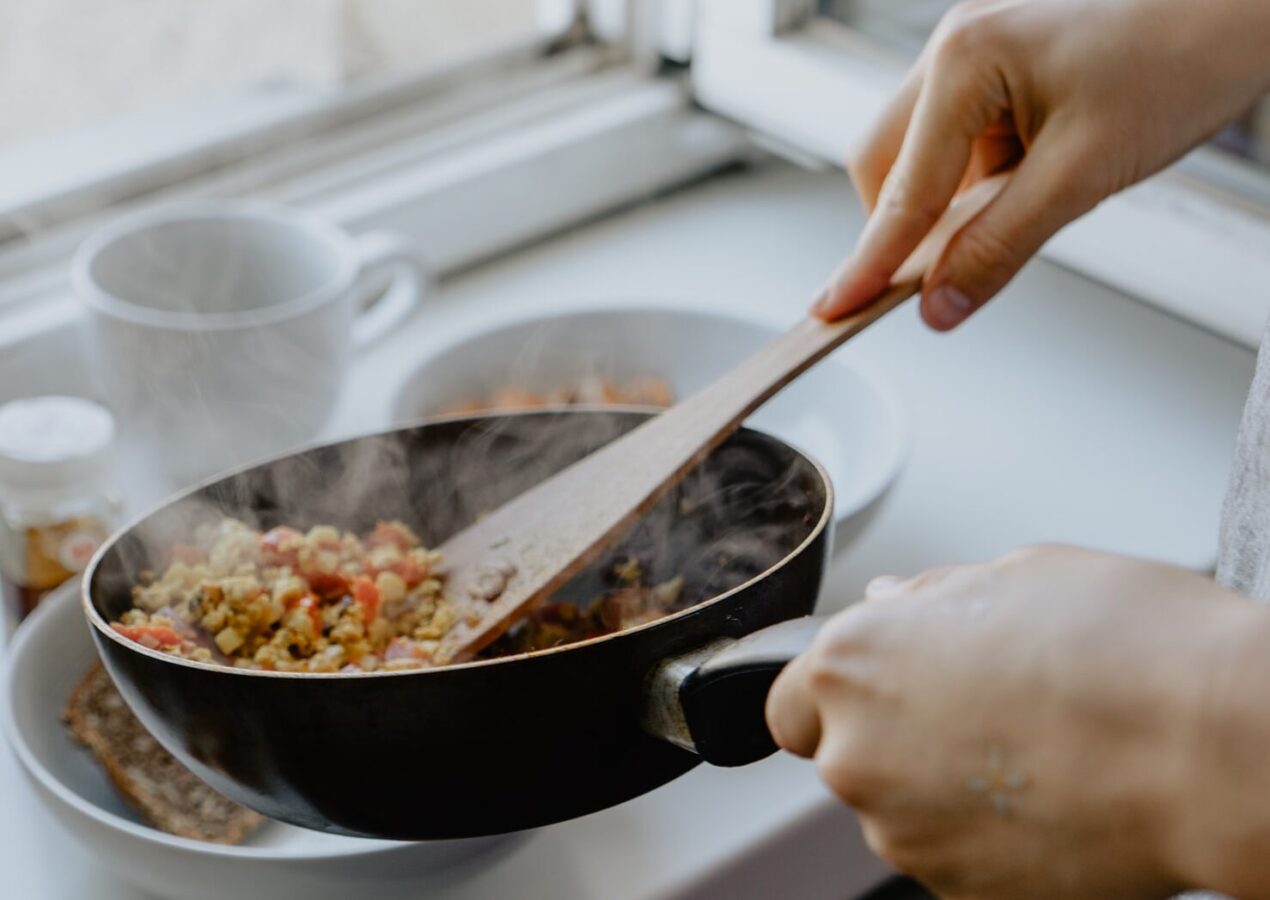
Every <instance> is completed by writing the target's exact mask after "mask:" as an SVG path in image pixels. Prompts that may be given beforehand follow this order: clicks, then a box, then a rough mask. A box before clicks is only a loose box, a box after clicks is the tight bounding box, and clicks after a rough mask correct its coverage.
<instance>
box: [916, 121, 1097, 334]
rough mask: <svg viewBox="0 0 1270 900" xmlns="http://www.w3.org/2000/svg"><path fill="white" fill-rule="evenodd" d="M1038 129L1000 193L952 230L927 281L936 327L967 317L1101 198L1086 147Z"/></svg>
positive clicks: (925, 296)
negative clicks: (1084, 164)
mask: <svg viewBox="0 0 1270 900" xmlns="http://www.w3.org/2000/svg"><path fill="white" fill-rule="evenodd" d="M1069 144H1070V142H1067V141H1063V140H1061V139H1059V138H1053V139H1051V140H1049V141H1046V140H1044V139H1043V136H1038V139H1037V141H1036V143H1035V144H1034V145H1033V146H1032V148H1031V149H1030V150H1029V152H1028V154H1027V155H1026V156H1025V157H1024V158H1023V161H1022V162H1021V163H1020V164H1019V166H1018V168H1017V169H1016V170H1015V172H1014V174H1013V175H1012V176H1011V177H1010V181H1009V182H1008V183H1007V184H1006V185H1005V187H1004V188H1003V189H1002V191H1001V193H1000V194H999V195H998V196H997V197H996V198H995V199H994V200H993V201H992V202H991V203H990V204H988V206H987V207H986V208H985V209H984V210H983V211H982V212H980V213H979V214H978V215H977V216H975V217H974V218H973V219H971V220H970V221H969V222H968V223H966V224H965V225H964V226H962V228H961V230H960V231H958V232H957V233H956V234H955V235H953V237H952V239H951V240H950V241H949V242H948V246H947V247H945V248H944V252H943V254H942V255H941V256H940V258H939V261H938V262H937V263H936V264H935V266H934V268H932V269H931V271H930V272H929V273H928V274H927V276H926V281H925V284H924V286H923V288H922V317H923V318H924V319H925V320H926V323H927V324H928V325H930V326H931V327H932V328H934V329H936V330H937V331H948V330H949V329H952V328H955V327H957V326H958V325H960V324H961V323H962V322H963V321H965V320H966V318H967V317H969V316H970V315H971V314H972V313H973V312H975V310H977V309H978V308H979V307H981V306H983V304H985V303H987V302H988V301H989V300H991V299H992V298H993V297H994V296H995V295H996V294H997V292H999V291H1000V290H1001V289H1002V288H1003V287H1005V286H1006V284H1008V283H1009V282H1010V280H1011V279H1012V278H1014V276H1015V275H1017V274H1018V272H1019V270H1020V269H1021V268H1023V266H1024V264H1025V263H1026V262H1027V261H1028V260H1029V259H1031V258H1032V256H1034V255H1035V254H1036V252H1037V251H1038V250H1040V249H1041V247H1042V246H1044V244H1045V242H1046V241H1048V240H1049V239H1050V238H1051V237H1053V236H1054V234H1056V233H1057V232H1058V231H1059V229H1061V228H1062V227H1063V226H1064V225H1066V224H1067V223H1069V222H1071V221H1072V220H1073V219H1075V218H1077V217H1079V216H1080V215H1082V214H1083V213H1086V212H1088V211H1089V210H1090V209H1093V207H1094V206H1096V205H1097V203H1098V201H1099V200H1101V199H1102V196H1101V195H1098V194H1097V193H1096V192H1094V191H1092V190H1091V189H1090V187H1089V185H1090V184H1091V183H1092V180H1091V179H1090V178H1089V176H1088V174H1087V173H1086V172H1085V171H1084V170H1083V169H1082V168H1081V167H1080V166H1079V163H1078V161H1079V160H1080V159H1081V157H1082V154H1081V153H1080V152H1079V151H1078V150H1074V149H1073V148H1072V147H1070V146H1069Z"/></svg>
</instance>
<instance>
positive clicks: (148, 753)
mask: <svg viewBox="0 0 1270 900" xmlns="http://www.w3.org/2000/svg"><path fill="white" fill-rule="evenodd" d="M63 718H64V719H65V721H66V724H67V725H68V726H69V727H70V731H71V734H72V735H73V736H74V738H75V740H77V741H78V742H79V743H81V744H83V745H84V746H86V747H87V748H88V749H89V750H90V751H92V753H93V755H94V756H95V757H96V758H97V760H98V762H100V763H101V765H102V767H103V768H104V769H105V770H106V774H107V775H108V776H109V777H110V780H111V781H112V782H113V783H114V785H115V787H116V788H117V789H118V790H119V793H120V794H122V795H123V797H124V799H125V800H126V801H127V802H128V804H129V805H131V806H132V807H133V808H135V809H136V810H137V812H138V813H140V814H141V816H142V817H143V818H144V819H145V820H146V821H147V822H149V823H150V824H151V825H153V826H154V827H155V828H158V829H160V830H162V831H166V832H167V833H168V834H175V835H179V836H180V837H185V838H191V839H193V840H197V841H211V842H213V843H218V844H239V843H242V842H243V840H245V839H246V838H247V836H248V835H250V834H251V833H252V832H253V831H255V830H256V828H258V827H259V826H260V824H261V823H262V822H264V821H265V819H264V817H263V816H261V815H260V814H259V813H256V812H253V811H251V810H250V809H247V808H246V807H244V806H239V805H238V804H237V803H234V802H233V801H232V800H229V799H227V798H225V797H223V796H221V795H220V794H218V793H217V792H216V791H214V790H213V789H212V788H210V787H208V786H207V785H206V784H204V783H203V782H202V781H201V780H200V779H199V778H198V776H196V775H195V774H194V773H193V772H191V771H190V770H189V769H187V768H185V766H183V765H181V764H180V763H179V762H177V761H176V760H175V759H174V758H173V757H172V755H171V754H170V753H168V752H167V751H166V750H164V749H163V747H161V746H160V745H159V742H158V741H156V740H155V739H154V737H153V736H151V734H150V732H148V731H146V729H145V726H144V725H142V724H141V723H140V722H139V721H137V717H136V716H134V715H133V714H132V710H130V709H129V708H128V705H127V704H126V703H124V700H123V697H121V696H119V692H118V691H117V690H116V689H115V685H114V682H113V681H111V680H110V676H109V675H108V674H106V670H105V668H103V667H102V665H101V663H97V664H96V665H94V666H93V668H92V669H90V670H89V672H88V674H86V675H85V676H84V677H83V679H81V680H80V682H79V684H78V685H76V687H75V690H74V691H73V692H72V694H71V696H70V699H69V700H68V701H67V704H66V709H65V711H64V713H63Z"/></svg>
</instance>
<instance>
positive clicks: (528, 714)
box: [84, 410, 833, 840]
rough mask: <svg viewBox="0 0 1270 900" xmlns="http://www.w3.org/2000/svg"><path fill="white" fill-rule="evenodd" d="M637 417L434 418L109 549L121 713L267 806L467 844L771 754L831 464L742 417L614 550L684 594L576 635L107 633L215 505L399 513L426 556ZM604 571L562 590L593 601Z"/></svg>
mask: <svg viewBox="0 0 1270 900" xmlns="http://www.w3.org/2000/svg"><path fill="white" fill-rule="evenodd" d="M646 416H647V414H646V413H638V412H625V411H624V412H613V411H597V410H589V411H580V410H569V411H553V412H540V413H529V414H519V415H502V416H484V417H476V418H468V419H456V420H449V421H442V422H434V423H429V424H424V425H419V426H416V427H412V428H405V429H401V430H397V431H391V432H387V433H384V434H379V435H372V436H369V437H364V438H358V439H355V440H351V441H346V442H344V443H340V444H334V445H331V446H326V447H319V448H316V449H312V450H307V451H304V452H301V453H298V454H294V455H290V456H286V457H283V458H280V459H276V460H273V461H271V462H266V463H263V464H260V465H257V466H254V467H252V468H249V469H246V470H244V471H241V472H238V473H235V474H231V475H228V476H226V477H224V478H221V479H219V480H217V481H215V482H213V483H211V484H208V485H205V486H203V487H200V488H197V489H195V490H193V491H191V492H189V493H187V494H185V495H183V496H181V497H178V498H177V499H176V500H174V501H172V502H170V503H168V504H167V505H165V506H164V507H162V508H161V509H159V510H158V511H156V512H154V513H152V514H150V515H148V516H146V517H145V518H143V519H141V520H140V521H138V522H136V523H135V524H133V525H132V526H131V527H129V528H128V529H126V530H125V531H123V532H122V533H120V534H118V535H116V536H115V537H114V538H112V539H111V540H110V541H109V542H108V543H107V544H106V545H105V546H104V547H103V548H102V549H101V550H100V551H99V552H98V554H97V556H96V558H95V559H94V560H93V562H92V564H91V565H90V567H89V569H88V572H87V573H86V576H85V579H84V585H85V587H84V601H85V610H86V614H87V616H88V619H89V621H90V622H91V624H92V626H93V627H92V633H93V639H94V640H95V641H96V643H97V648H98V650H99V652H100V653H101V656H102V659H103V660H104V661H105V663H106V667H107V668H108V670H109V671H110V674H111V676H112V677H113V678H114V680H115V682H116V684H117V685H118V686H119V689H120V691H121V692H122V693H123V695H124V697H125V698H126V699H127V701H128V703H129V705H130V706H131V707H132V708H133V709H134V710H135V712H136V713H137V715H138V716H139V717H140V718H141V720H142V721H143V722H144V723H145V725H146V726H147V727H148V728H149V729H150V730H151V731H152V732H154V734H155V735H156V737H158V739H159V740H160V742H161V743H162V744H163V745H164V746H165V747H167V748H168V749H169V750H170V751H171V752H172V753H173V754H175V755H176V756H177V758H178V759H180V760H181V761H182V762H183V763H185V764H186V765H187V766H189V767H190V768H191V769H193V770H194V771H195V772H197V773H198V774H199V775H200V776H201V777H203V778H204V779H205V780H206V781H208V782H209V783H210V784H212V785H213V786H214V787H216V788H217V789H218V790H220V791H221V792H223V793H225V794H226V795H228V796H230V797H231V798H233V799H235V800H238V801H240V802H241V803H244V804H246V805H247V806H250V807H253V808H254V809H257V810H259V811H260V812H262V813H264V814H265V815H268V816H272V817H274V818H276V819H281V820H283V821H286V822H291V823H293V824H296V825H301V826H306V827H309V828H316V829H319V830H323V831H331V832H337V833H342V834H352V835H364V836H373V837H380V838H395V839H410V840H416V839H433V838H459V837H469V836H476V835H487V834H495V833H501V832H508V831H514V830H517V829H522V828H529V827H533V826H537V825H543V824H547V823H551V822H559V821H562V820H564V819H569V818H572V817H574V816H579V815H583V814H585V813H590V812H594V811H596V810H599V809H603V808H605V807H608V806H612V805H614V804H616V803H621V802H622V801H624V800H627V799H630V798H632V797H636V796H638V795H640V794H643V793H644V792H646V791H649V790H652V789H653V788H655V787H658V786H659V785H662V784H665V783H666V782H668V781H670V780H671V779H673V778H676V777H677V776H679V775H681V774H683V773H684V772H686V771H688V770H689V769H691V768H692V767H693V766H695V765H697V763H698V762H700V761H701V760H702V759H705V760H707V761H709V762H712V763H715V764H719V765H740V764H744V763H747V762H752V761H754V760H757V759H761V758H763V757H765V756H767V755H769V754H770V753H772V752H773V751H774V750H775V746H774V745H773V743H772V741H771V738H770V736H769V735H768V732H767V728H766V725H765V724H764V720H763V701H764V699H765V697H766V694H767V690H768V688H769V687H770V685H771V682H772V680H773V679H774V677H775V674H776V673H777V672H779V670H780V668H781V667H782V666H783V665H784V664H785V663H786V662H787V661H788V660H789V659H790V658H792V656H793V655H794V654H796V653H797V652H798V651H799V650H800V649H801V648H802V647H803V646H805V645H806V643H807V641H808V640H809V637H810V634H811V633H812V632H813V630H814V620H809V619H802V620H800V621H798V622H792V623H786V624H785V625H780V626H777V627H775V628H771V629H768V630H767V631H764V632H762V633H761V634H757V635H754V636H753V637H749V638H747V639H746V640H744V641H739V640H738V639H740V638H745V637H746V636H747V635H751V634H752V633H754V632H758V631H759V630H760V629H764V628H766V627H767V626H771V625H774V623H778V622H782V621H783V620H787V619H796V618H798V617H803V616H807V615H808V614H809V613H810V612H811V611H812V608H813V607H814V605H815V602H816V596H817V593H818V591H819V587H820V581H821V576H822V574H823V572H824V567H825V560H826V555H827V548H828V547H829V546H830V534H829V530H830V522H831V514H832V507H833V502H832V491H831V488H830V486H829V482H828V480H827V477H826V476H825V473H824V471H823V470H821V469H820V467H819V466H817V465H816V464H815V463H814V462H812V461H811V460H809V459H808V458H807V457H805V456H803V455H802V454H800V453H799V452H798V451H796V450H794V449H793V448H791V447H789V446H788V445H786V444H784V443H782V442H781V441H779V440H777V439H775V438H772V437H769V436H767V435H763V434H760V433H758V432H754V431H749V430H742V431H741V432H739V433H738V434H737V435H736V436H734V437H733V438H731V439H730V440H728V441H727V442H726V443H725V444H724V445H723V446H722V447H720V448H719V449H718V450H717V451H715V453H714V454H713V455H712V456H711V457H710V458H709V459H708V460H707V461H706V462H705V463H703V464H702V465H701V466H700V467H698V469H697V470H696V471H694V472H693V473H692V474H691V475H690V476H689V477H688V479H686V480H685V481H684V482H683V484H681V485H680V486H679V487H678V488H676V489H675V491H673V492H672V493H671V494H670V495H669V496H668V497H666V498H665V499H664V500H663V501H662V502H661V503H660V504H659V505H658V506H657V507H656V508H655V509H654V510H653V511H652V512H651V513H650V514H649V516H647V517H646V518H645V519H644V520H643V521H641V522H640V523H639V524H638V525H637V526H635V528H634V529H633V531H632V532H631V533H630V534H628V535H627V536H626V537H625V538H624V539H623V540H622V541H621V542H620V546H619V547H618V548H617V549H615V550H614V551H613V552H612V554H610V555H609V557H608V560H607V561H608V562H609V563H611V562H612V561H613V559H615V558H620V557H624V556H626V555H630V554H634V555H636V556H638V557H639V558H641V559H642V560H644V562H645V564H646V565H648V566H650V567H651V569H652V571H651V573H650V575H651V579H650V580H652V581H657V580H661V579H663V578H670V577H673V576H675V575H677V574H683V575H684V577H685V582H686V588H685V590H686V592H687V596H688V599H689V600H692V601H697V602H695V605H692V606H691V607H690V608H686V609H684V610H682V611H680V612H678V613H675V614H674V615H672V616H670V617H668V618H665V619H662V620H659V621H656V622H653V623H651V624H648V625H644V626H640V627H637V628H633V629H630V630H627V631H624V632H621V633H618V634H612V635H607V636H604V637H599V638H594V639H592V640H588V641H584V642H581V643H577V644H573V645H570V646H566V647H560V648H554V649H550V650H543V651H538V652H534V653H530V654H525V655H521V656H515V657H505V658H500V659H492V660H478V661H477V662H474V663H468V664H465V665H458V666H451V667H445V668H437V669H425V670H421V671H412V672H375V673H355V674H329V675H326V674H322V675H318V674H288V673H279V672H261V671H251V670H241V669H232V668H228V667H222V666H217V665H213V664H202V663H195V662H188V661H185V660H180V659H177V658H174V657H171V656H167V655H164V654H162V653H157V652H154V651H151V650H147V649H146V648H144V647H142V646H140V645H139V644H136V643H134V642H132V641H129V640H127V639H124V638H122V637H120V636H118V635H116V634H115V633H114V632H113V631H112V630H111V629H110V628H109V627H108V625H107V623H108V622H109V621H110V620H113V619H117V618H118V617H119V616H120V614H121V613H122V612H123V611H124V610H126V609H127V608H128V607H129V606H131V598H130V588H131V586H132V585H133V584H134V583H136V581H137V580H138V577H139V574H140V572H141V571H142V570H143V569H146V568H160V567H161V566H162V563H163V561H164V559H165V557H164V555H163V553H164V552H165V551H166V549H167V548H169V547H170V546H171V545H172V544H173V543H177V542H180V541H183V540H188V537H189V535H190V533H191V532H192V529H193V528H194V526H195V524H196V523H197V522H198V521H199V520H201V519H204V518H209V517H219V516H221V515H225V514H228V515H233V516H237V517H239V518H244V519H246V520H248V521H251V522H253V523H254V524H257V525H259V526H261V527H271V526H273V525H275V524H283V523H286V524H290V525H295V526H298V527H302V528H304V527H308V526H310V525H314V524H318V523H331V524H336V525H338V526H340V527H342V528H345V529H348V530H352V531H358V532H362V531H366V530H368V529H369V528H371V527H372V526H373V525H374V523H375V521H376V520H378V519H401V520H403V521H405V522H407V523H408V524H410V525H411V526H412V527H413V528H415V530H416V531H417V532H418V533H419V534H420V536H421V537H422V538H423V539H424V543H425V544H428V545H436V544H438V543H440V542H441V540H442V539H443V538H445V537H446V536H447V535H448V534H450V533H452V532H453V531H456V530H457V529H459V528H460V527H462V526H464V525H465V524H467V523H469V522H470V521H471V520H472V519H473V518H474V517H475V516H477V515H478V514H479V513H480V512H481V511H482V510H485V509H491V508H493V507H494V506H496V505H498V504H500V503H502V502H504V501H506V500H508V499H510V498H511V497H512V496H514V495H515V494H517V493H519V492H521V491H522V490H524V489H526V488H527V487H529V486H530V485H532V484H533V483H535V482H536V481H538V480H540V479H542V478H543V477H546V476H547V475H549V474H552V473H553V472H555V471H557V470H558V469H560V468H562V467H564V466H565V465H567V464H568V463H570V462H572V461H574V460H576V459H578V458H581V456H583V455H584V454H586V453H587V452H589V451H590V450H592V449H594V448H595V447H597V446H599V445H601V444H603V443H605V442H606V441H608V440H611V439H612V438H613V437H616V436H617V435H618V434H620V433H622V432H624V431H626V430H629V429H630V428H632V427H634V426H635V425H636V424H638V423H639V422H640V421H642V420H643V419H644V418H646ZM606 570H607V567H606V565H605V560H604V559H602V560H600V561H598V562H597V563H596V564H595V565H593V566H591V567H590V568H589V569H588V570H587V571H585V572H583V573H582V574H581V575H579V576H578V577H577V578H576V579H575V580H574V581H573V582H571V583H570V584H569V585H568V586H567V587H566V588H565V589H564V590H563V591H562V593H561V595H560V596H559V597H558V598H557V599H560V598H563V599H567V600H569V601H571V602H578V603H585V602H587V600H588V599H589V598H592V597H594V596H596V595H597V594H599V593H601V592H602V591H603V590H604V584H603V580H604V577H605V575H604V573H605V571H606Z"/></svg>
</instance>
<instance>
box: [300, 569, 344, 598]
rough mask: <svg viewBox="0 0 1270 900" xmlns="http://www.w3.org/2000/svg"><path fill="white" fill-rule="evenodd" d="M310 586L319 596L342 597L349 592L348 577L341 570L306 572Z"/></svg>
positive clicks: (305, 576) (306, 578)
mask: <svg viewBox="0 0 1270 900" xmlns="http://www.w3.org/2000/svg"><path fill="white" fill-rule="evenodd" d="M303 575H304V578H305V580H306V581H308V583H309V588H310V589H311V590H312V591H313V593H315V594H317V595H318V596H319V597H342V596H344V595H345V594H347V593H348V588H349V583H348V579H347V578H345V577H344V576H343V575H341V574H340V573H339V572H304V573H303Z"/></svg>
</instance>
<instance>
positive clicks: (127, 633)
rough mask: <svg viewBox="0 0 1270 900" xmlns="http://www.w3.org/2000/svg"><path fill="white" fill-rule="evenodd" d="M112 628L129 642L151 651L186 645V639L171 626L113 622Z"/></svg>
mask: <svg viewBox="0 0 1270 900" xmlns="http://www.w3.org/2000/svg"><path fill="white" fill-rule="evenodd" d="M110 627H111V628H113V629H115V631H117V632H118V633H119V634H121V635H123V636H124V637H126V638H127V639H128V640H130V641H136V642H137V643H138V644H140V645H141V646H143V647H149V648H150V649H151V650H159V649H162V648H165V647H180V646H181V645H182V644H184V643H185V638H184V637H182V636H181V635H180V633H179V632H177V630H176V629H175V628H173V627H172V626H170V625H120V624H119V623H118V622H112V623H111V625H110Z"/></svg>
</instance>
